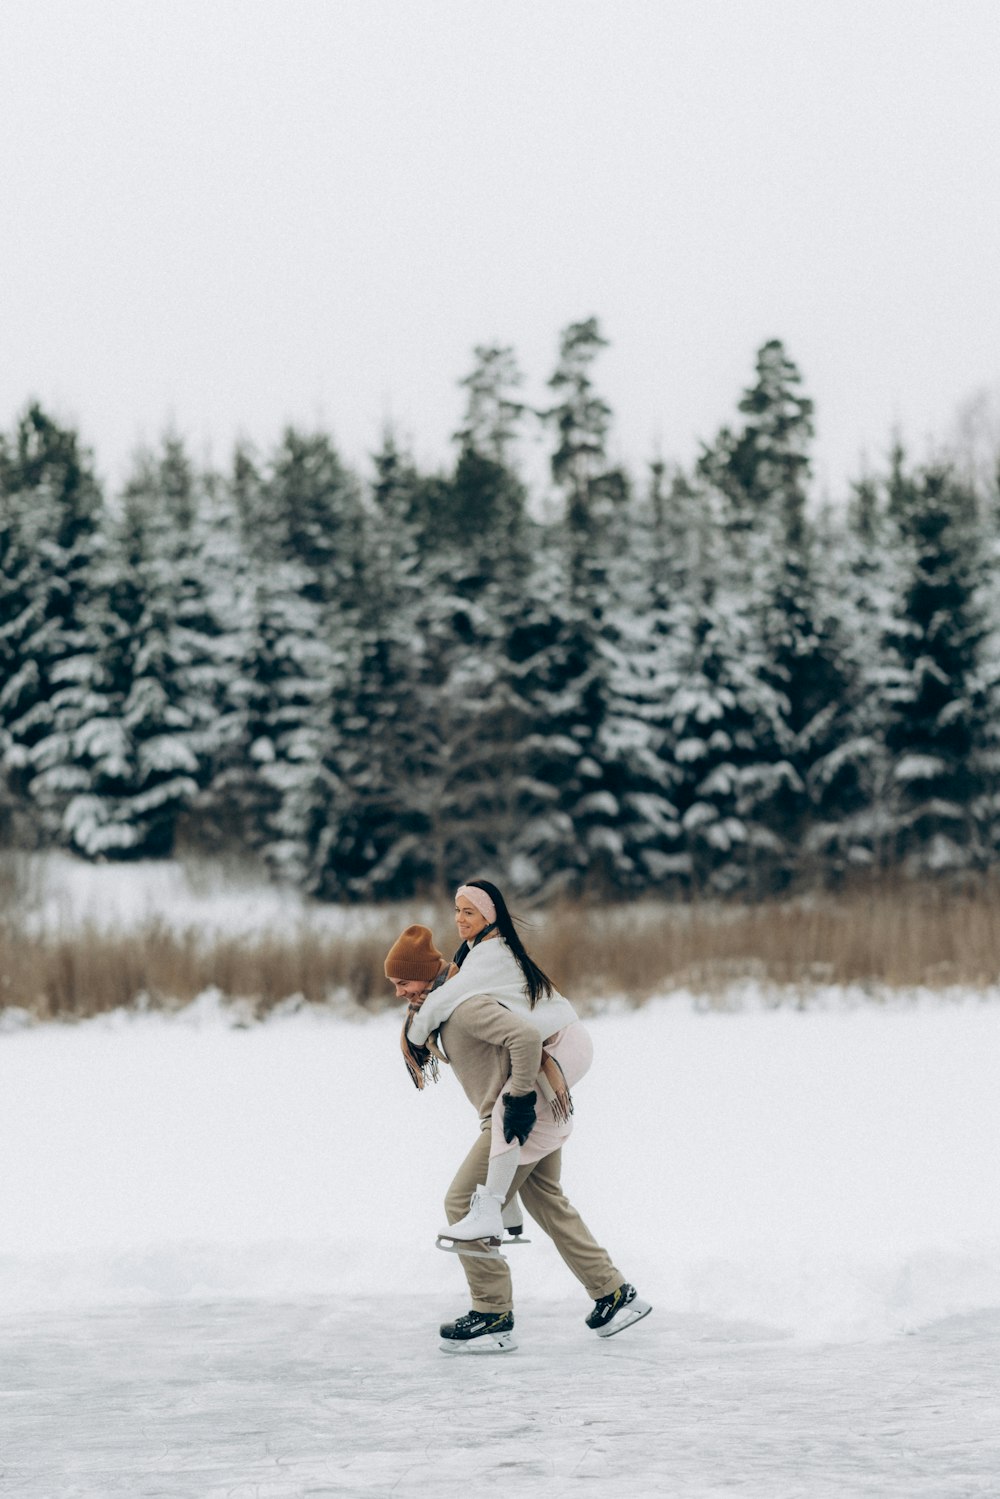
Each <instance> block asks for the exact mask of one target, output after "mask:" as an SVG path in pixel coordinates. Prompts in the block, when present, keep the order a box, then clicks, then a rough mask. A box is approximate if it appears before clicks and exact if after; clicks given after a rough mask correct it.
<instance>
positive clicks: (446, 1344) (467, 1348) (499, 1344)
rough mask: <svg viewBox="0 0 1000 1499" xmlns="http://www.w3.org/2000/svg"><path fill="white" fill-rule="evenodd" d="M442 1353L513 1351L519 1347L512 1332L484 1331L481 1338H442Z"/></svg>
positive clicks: (440, 1343)
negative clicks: (491, 1332)
mask: <svg viewBox="0 0 1000 1499" xmlns="http://www.w3.org/2000/svg"><path fill="white" fill-rule="evenodd" d="M438 1347H439V1348H440V1349H441V1352H442V1353H513V1352H514V1350H515V1348H516V1347H517V1343H516V1342H515V1339H514V1334H513V1333H512V1332H499V1333H494V1334H492V1335H491V1334H490V1333H484V1334H483V1336H482V1337H480V1338H466V1339H465V1340H464V1341H462V1340H460V1339H458V1338H442V1339H441V1340H440V1342H439V1344H438Z"/></svg>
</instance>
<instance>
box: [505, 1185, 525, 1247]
mask: <svg viewBox="0 0 1000 1499" xmlns="http://www.w3.org/2000/svg"><path fill="white" fill-rule="evenodd" d="M500 1217H501V1220H502V1222H503V1229H504V1240H503V1243H504V1247H505V1248H506V1249H519V1248H520V1247H521V1245H522V1244H530V1243H531V1240H530V1239H526V1238H525V1237H524V1213H523V1212H522V1211H521V1199H520V1198H519V1197H518V1195H517V1193H516V1192H515V1193H514V1195H513V1197H512V1198H511V1199H510V1202H508V1204H507V1206H506V1207H505V1208H504V1210H503V1212H502V1213H501V1215H500Z"/></svg>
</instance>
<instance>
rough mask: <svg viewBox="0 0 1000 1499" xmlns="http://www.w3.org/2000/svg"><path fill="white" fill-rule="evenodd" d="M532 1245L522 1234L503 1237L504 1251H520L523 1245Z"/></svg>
mask: <svg viewBox="0 0 1000 1499" xmlns="http://www.w3.org/2000/svg"><path fill="white" fill-rule="evenodd" d="M530 1243H531V1240H530V1239H524V1238H522V1237H521V1235H520V1234H504V1236H503V1247H504V1249H520V1247H521V1245H522V1244H530Z"/></svg>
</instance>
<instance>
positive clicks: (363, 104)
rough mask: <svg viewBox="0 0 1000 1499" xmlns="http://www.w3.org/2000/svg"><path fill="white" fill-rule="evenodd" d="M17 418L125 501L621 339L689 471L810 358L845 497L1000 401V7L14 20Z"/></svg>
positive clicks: (250, 0)
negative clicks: (902, 445)
mask: <svg viewBox="0 0 1000 1499" xmlns="http://www.w3.org/2000/svg"><path fill="white" fill-rule="evenodd" d="M0 16H2V35H0V125H2V128H0V184H2V215H0V313H2V316H0V423H2V424H3V425H4V426H5V427H9V426H10V424H11V423H12V422H13V421H14V419H15V418H16V416H17V415H18V413H19V412H20V411H21V410H22V409H23V407H24V405H25V403H26V401H27V399H28V398H29V397H31V396H36V397H38V398H40V399H41V400H42V401H43V402H45V403H46V404H48V405H49V406H50V407H52V408H53V409H54V411H55V413H56V414H57V415H58V416H60V417H62V418H63V419H64V420H71V421H74V422H77V423H78V424H79V425H80V427H81V429H82V432H83V436H84V438H85V439H86V440H87V441H88V442H89V443H90V444H91V445H92V446H93V447H94V448H95V449H96V452H97V457H98V463H99V467H100V469H101V471H102V472H103V473H104V474H105V476H107V477H109V478H110V479H111V480H112V481H117V480H118V479H119V478H120V477H121V474H122V473H123V471H124V468H125V466H126V464H127V461H128V458H129V455H130V453H131V451H132V450H133V448H134V447H135V446H136V444H137V443H138V442H140V441H143V440H145V441H156V440H158V438H159V436H160V435H161V433H162V431H163V429H164V428H165V427H166V425H167V424H168V423H170V422H172V423H173V424H174V425H175V426H176V427H177V428H178V429H179V430H180V431H181V432H182V433H183V434H184V435H185V436H186V437H187V438H188V439H189V440H190V442H191V445H192V448H193V450H194V451H195V452H196V453H197V454H198V455H199V456H205V455H206V454H207V453H208V452H209V450H210V452H211V456H212V458H213V459H214V460H215V461H216V462H219V463H224V462H226V461H227V460H228V457H229V452H230V448H231V445H232V443H233V441H234V439H235V437H236V436H237V434H240V433H242V434H245V435H247V436H248V437H250V438H251V439H252V440H254V441H256V442H257V443H258V444H260V445H261V446H263V447H265V448H266V447H268V446H269V445H270V444H272V443H273V442H274V441H275V440H276V438H277V437H278V435H279V433H280V430H281V427H282V426H283V424H284V423H285V422H286V421H296V422H299V423H302V424H305V425H308V424H311V423H314V422H321V423H323V424H324V425H325V426H327V427H328V428H329V429H330V430H332V432H333V433H334V435H335V437H336V439H337V440H338V442H339V444H340V446H341V448H342V450H343V452H344V454H345V456H346V457H347V458H348V459H350V460H351V461H353V462H356V463H359V464H364V463H365V455H366V454H367V453H368V452H369V451H370V450H371V449H372V448H374V447H375V446H376V445H377V442H378V439H379V434H380V432H381V429H382V426H383V423H384V422H385V420H386V419H387V418H391V419H393V420H394V421H395V422H396V424H397V426H398V428H399V429H400V430H401V431H402V432H403V433H404V434H408V435H409V436H410V438H411V439H412V442H413V446H414V449H415V451H416V453H417V456H418V457H419V458H420V459H421V460H422V461H424V462H427V463H436V462H438V461H443V460H445V458H446V457H447V456H448V453H449V436H450V433H451V432H452V431H453V430H454V427H455V426H456V424H457V421H458V418H459V415H460V412H461V408H462V400H461V393H460V392H459V391H458V389H457V387H456V381H457V380H458V378H459V377H460V376H461V375H462V374H463V373H465V372H466V371H467V369H468V368H469V365H470V358H471V350H472V348H473V346H474V345H475V344H476V343H482V342H489V341H501V342H504V343H509V344H512V345H513V346H514V347H515V349H516V351H517V353H518V356H519V359H520V362H521V365H522V367H523V368H524V370H525V372H526V374H527V375H528V376H529V385H528V394H529V396H532V397H535V398H538V399H541V397H542V394H543V390H544V381H545V379H546V378H547V377H548V375H549V374H550V373H551V370H552V367H553V364H554V361H555V357H556V350H557V341H558V334H559V330H560V329H561V328H562V327H564V326H565V325H566V324H567V323H569V322H571V321H574V320H577V319H580V318H584V317H588V316H590V315H591V314H595V315H597V316H598V317H599V318H600V319H601V322H602V325H603V328H604V331H605V333H606V334H607V336H608V337H609V338H610V339H611V341H612V347H611V349H610V350H608V351H607V352H606V354H605V355H604V356H602V359H601V362H600V364H599V365H598V366H597V370H596V376H597V381H598V384H599V386H600V388H601V390H602V392H603V393H604V394H605V396H606V397H607V398H608V400H609V401H610V402H611V404H612V406H613V407H614V409H615V413H616V427H615V431H616V447H617V455H618V456H620V457H622V458H624V459H625V460H626V461H627V462H629V463H630V464H631V465H633V466H634V468H635V469H636V470H639V469H640V468H641V466H642V465H643V464H644V463H645V461H646V460H647V459H648V458H649V457H650V456H652V454H653V452H654V450H655V449H656V448H657V447H658V448H659V449H660V450H662V452H663V453H664V455H665V456H667V457H668V458H669V457H676V458H678V459H680V460H682V461H685V462H687V461H689V460H690V459H691V458H692V457H693V456H694V454H695V453H696V452H697V450H698V440H699V438H707V437H710V436H711V435H712V433H713V432H714V430H715V429H716V428H717V427H718V425H719V424H720V423H721V422H723V421H725V420H728V419H729V418H730V417H731V415H732V411H733V407H734V404H735V401H736V400H737V398H738V395H739V393H740V391H741V389H742V388H743V387H744V386H745V385H746V384H747V383H748V382H749V381H750V379H751V377H752V372H753V360H754V354H755V351H756V349H757V348H758V346H759V345H760V344H761V343H762V342H764V341H765V340H766V339H768V338H772V337H780V338H782V339H784V341H785V343H786V345H787V347H788V349H789V352H790V353H791V355H792V357H793V358H794V359H795V360H796V361H797V362H798V364H799V366H800V368H801V369H802V371H803V374H804V377H805V382H806V388H807V390H808V392H809V393H810V394H811V395H813V397H814V399H815V401H816V403H817V418H818V434H819V435H818V442H817V449H816V457H817V462H816V468H817V478H818V484H819V487H820V488H821V489H826V490H827V491H828V492H831V493H833V494H834V495H836V494H838V493H840V492H842V490H843V488H844V485H845V480H846V476H847V475H849V474H856V473H857V472H858V470H859V466H860V461H861V455H862V453H863V452H864V453H867V455H868V457H869V459H870V461H871V462H872V463H877V462H879V461H880V460H881V457H882V455H883V453H884V451H885V449H886V448H887V446H888V443H889V438H890V432H891V429H892V427H893V424H898V425H900V426H901V427H902V429H903V431H904V433H905V434H907V435H908V436H909V438H910V439H911V441H912V443H913V446H914V448H915V449H916V450H921V449H922V448H923V446H924V445H925V444H926V442H927V440H928V439H930V438H940V437H943V436H944V435H945V434H946V433H947V431H948V429H949V427H950V425H951V422H952V419H953V415H954V412H955V409H956V407H957V406H958V405H959V403H960V402H961V401H962V400H963V399H965V398H967V397H968V396H969V395H970V394H971V393H972V392H974V391H976V390H979V389H981V388H983V387H987V388H990V389H991V390H994V391H1000V295H998V282H1000V275H998V272H1000V88H998V86H997V79H998V78H1000V3H998V0H486V3H484V0H155V3H150V0H78V3H71V0H4V3H3V6H2V12H0Z"/></svg>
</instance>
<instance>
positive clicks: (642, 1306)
mask: <svg viewBox="0 0 1000 1499" xmlns="http://www.w3.org/2000/svg"><path fill="white" fill-rule="evenodd" d="M652 1310H653V1308H652V1307H651V1306H650V1304H649V1302H648V1301H643V1299H642V1297H641V1296H636V1297H634V1298H633V1300H631V1301H630V1302H629V1304H628V1306H626V1307H623V1308H622V1310H621V1311H620V1312H619V1313H618V1315H617V1316H616V1317H612V1319H611V1321H610V1322H609V1323H607V1325H606V1326H604V1327H599V1328H598V1329H597V1336H598V1337H599V1338H613V1337H614V1336H615V1333H619V1332H624V1331H625V1329H626V1327H631V1326H632V1323H633V1322H641V1321H642V1319H643V1317H648V1316H649V1314H650V1312H651V1311H652Z"/></svg>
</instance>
